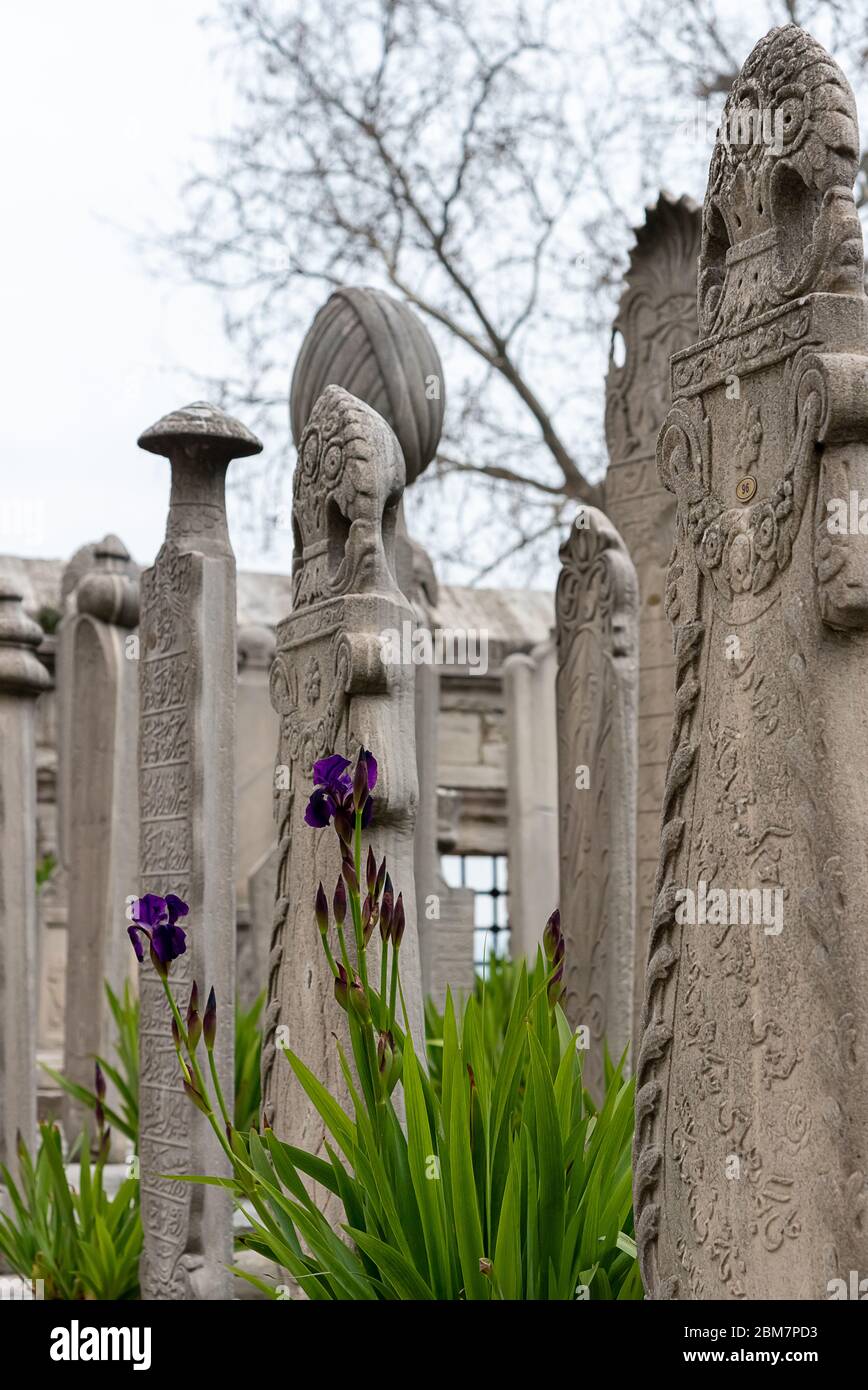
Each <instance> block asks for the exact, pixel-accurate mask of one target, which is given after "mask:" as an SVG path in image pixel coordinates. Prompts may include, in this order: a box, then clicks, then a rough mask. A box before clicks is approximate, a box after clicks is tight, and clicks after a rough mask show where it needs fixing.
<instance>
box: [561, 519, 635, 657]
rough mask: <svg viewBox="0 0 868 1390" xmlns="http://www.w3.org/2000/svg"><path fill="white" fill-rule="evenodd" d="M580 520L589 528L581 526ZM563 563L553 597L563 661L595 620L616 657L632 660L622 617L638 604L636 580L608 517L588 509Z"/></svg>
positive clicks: (573, 532) (569, 542) (569, 540)
mask: <svg viewBox="0 0 868 1390" xmlns="http://www.w3.org/2000/svg"><path fill="white" fill-rule="evenodd" d="M580 520H581V521H582V522H584V523H586V524H583V525H579V524H578V522H579V521H580ZM560 560H561V571H560V576H559V578H558V585H557V592H556V594H555V617H556V625H557V634H558V639H557V640H558V654H559V659H560V660H561V661H563V659H564V653H565V651H566V650H567V648H568V646H569V644H570V643H571V642H572V641H573V639H574V637H575V635H576V633H577V632H578V631H579V630H580V629H581V628H583V627H585V626H586V625H587V624H588V623H590V622H593V621H595V620H597V619H598V620H599V622H600V623H601V625H602V629H603V632H604V634H605V635H606V636H607V637H609V638H610V640H611V651H612V655H613V656H630V655H632V641H631V639H630V637H629V635H628V633H627V631H626V630H625V627H624V623H623V614H624V613H625V611H626V612H630V613H632V612H633V611H634V609H635V607H636V606H637V604H638V596H637V594H636V576H635V571H634V569H633V565H632V562H631V561H630V558H629V556H628V555H627V553H626V550H625V548H624V542H623V541H622V540H621V537H620V536H619V535H618V532H617V531H616V530H615V528H614V526H612V524H611V522H610V521H609V519H608V517H607V516H606V515H605V514H604V513H603V512H600V511H598V510H597V508H596V507H584V508H583V509H582V513H581V514H580V517H579V518H577V521H576V524H575V525H573V527H572V528H571V530H570V534H569V536H568V537H567V539H566V540H565V541H564V543H563V545H562V546H561V549H560Z"/></svg>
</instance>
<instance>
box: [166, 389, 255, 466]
mask: <svg viewBox="0 0 868 1390" xmlns="http://www.w3.org/2000/svg"><path fill="white" fill-rule="evenodd" d="M206 440H207V442H208V443H209V444H210V445H211V447H212V449H215V450H219V451H220V452H222V453H223V454H224V456H225V457H226V458H230V459H237V458H246V457H248V455H250V454H261V453H262V444H261V442H260V440H258V439H257V438H256V435H255V434H252V433H251V432H250V430H249V429H248V428H247V426H246V425H242V423H241V421H240V420H234V419H233V418H232V416H231V415H227V414H226V413H225V411H222V410H221V409H220V407H219V406H216V405H209V403H208V402H207V401H194V402H193V404H192V405H185V406H183V407H182V409H181V410H173V411H171V413H170V414H169V415H164V416H163V418H162V420H158V421H157V423H156V424H155V425H151V427H150V429H147V430H145V432H144V434H141V435H139V448H140V449H147V450H148V452H149V453H151V454H162V455H163V456H164V457H165V458H169V457H170V455H171V454H172V451H173V450H174V449H177V447H178V445H179V444H181V445H183V444H201V443H202V442H203V441H206Z"/></svg>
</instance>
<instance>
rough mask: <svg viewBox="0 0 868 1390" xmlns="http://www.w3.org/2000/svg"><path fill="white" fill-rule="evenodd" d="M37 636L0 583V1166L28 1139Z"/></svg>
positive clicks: (31, 1121)
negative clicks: (20, 1137) (21, 1141)
mask: <svg viewBox="0 0 868 1390" xmlns="http://www.w3.org/2000/svg"><path fill="white" fill-rule="evenodd" d="M41 641H42V629H41V628H40V627H39V625H38V624H37V623H35V622H33V621H32V619H30V618H28V617H27V615H26V613H25V612H24V609H23V607H22V604H21V594H20V592H19V590H18V587H17V586H16V585H15V584H13V583H11V582H10V581H8V580H6V579H5V578H3V577H2V576H0V1161H2V1162H3V1163H5V1164H6V1165H7V1166H9V1168H10V1169H11V1170H13V1171H14V1170H15V1168H16V1166H17V1156H16V1154H17V1139H18V1136H19V1135H21V1136H22V1138H23V1139H24V1140H25V1142H26V1143H27V1145H28V1147H32V1145H33V1142H34V1140H35V1137H36V1001H37V978H36V975H37V941H36V740H35V705H36V700H37V697H38V696H39V695H40V694H41V693H42V691H44V690H47V689H48V688H49V686H50V684H51V680H50V677H49V675H48V672H47V671H46V669H45V667H44V666H43V665H42V663H41V661H40V660H39V659H38V657H37V656H36V648H37V647H38V646H39V644H40V643H41Z"/></svg>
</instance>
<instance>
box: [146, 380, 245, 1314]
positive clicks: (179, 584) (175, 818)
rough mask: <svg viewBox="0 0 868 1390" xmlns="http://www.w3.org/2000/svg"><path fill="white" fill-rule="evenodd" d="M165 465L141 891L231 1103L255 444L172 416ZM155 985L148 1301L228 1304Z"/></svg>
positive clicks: (149, 440) (203, 1143)
mask: <svg viewBox="0 0 868 1390" xmlns="http://www.w3.org/2000/svg"><path fill="white" fill-rule="evenodd" d="M139 444H140V446H141V447H142V448H143V449H149V450H150V451H151V452H152V453H156V454H164V455H166V456H167V457H168V458H169V461H170V463H171V467H172V492H171V498H170V502H169V515H168V521H167V525H166V539H165V541H164V543H163V545H162V547H161V549H160V551H159V554H158V555H157V558H156V560H155V561H154V564H153V567H152V568H151V569H149V570H146V571H145V573H144V574H143V575H142V584H141V623H140V633H139V635H140V642H141V659H140V663H139V670H140V676H139V682H140V683H139V698H140V720H139V809H140V865H141V878H140V881H141V888H142V892H148V893H157V894H159V895H160V896H161V897H165V895H166V894H167V893H169V892H172V893H176V894H177V895H178V896H179V897H181V898H183V900H184V901H185V902H187V903H189V906H190V913H189V916H188V917H187V918H185V919H184V927H185V929H186V931H187V952H186V954H185V955H182V956H181V957H180V958H179V959H178V960H177V961H175V962H174V963H173V966H172V984H173V988H174V991H175V995H176V998H178V1000H179V1003H180V1005H181V1007H182V1008H184V1006H185V1004H186V1000H187V997H188V995H189V991H190V987H191V985H192V983H193V980H196V981H197V983H198V986H199V991H200V998H202V999H203V1000H204V999H205V998H206V997H207V993H208V990H209V989H210V988H211V987H212V986H213V988H214V990H215V992H216V996H217V1009H218V1025H217V1042H216V1046H215V1050H214V1055H215V1059H216V1062H217V1066H218V1074H219V1075H220V1078H221V1086H222V1089H223V1093H224V1095H227V1096H231V1095H232V1093H233V1035H234V1026H233V1023H234V1006H235V698H236V632H235V623H236V618H235V557H234V555H233V553H232V547H231V544H230V541H229V532H228V529H227V526H226V508H225V500H224V489H225V478H226V469H227V467H228V465H229V462H230V460H231V459H233V458H240V457H244V456H246V455H249V454H255V453H258V452H259V451H260V449H261V447H262V446H261V444H260V443H259V441H258V440H257V439H256V438H255V437H254V436H253V435H252V434H251V433H250V432H249V430H247V429H245V428H244V426H243V425H240V424H239V423H238V421H236V420H232V419H230V418H229V417H227V416H226V415H224V414H223V412H222V411H220V410H218V409H216V408H215V407H214V406H210V405H206V404H204V403H196V404H195V405H191V406H187V407H186V408H185V409H183V410H179V411H176V412H174V413H173V414H171V415H167V416H166V417H165V418H164V419H162V420H160V421H159V422H158V423H157V424H156V425H153V426H151V428H150V429H149V430H146V431H145V433H144V434H143V435H142V436H141V438H140V439H139ZM170 1027H171V1015H170V1013H169V1008H168V1003H167V1000H166V998H165V995H164V993H163V990H162V987H161V985H160V981H159V979H158V978H157V975H156V973H155V972H154V971H153V970H152V969H151V968H150V966H149V965H146V967H144V968H143V969H142V971H141V1026H140V1033H139V1068H140V1080H139V1115H140V1138H139V1146H140V1164H141V1184H142V1224H143V1227H144V1235H145V1245H144V1252H143V1256H142V1264H141V1283H142V1295H143V1297H144V1298H146V1299H154V1298H173V1299H186V1298H200V1299H202V1298H205V1299H214V1298H218V1299H219V1298H227V1297H230V1292H229V1291H230V1286H231V1276H230V1275H229V1273H228V1271H227V1268H226V1266H228V1265H230V1264H231V1261H232V1206H231V1202H230V1200H229V1194H228V1193H227V1192H225V1191H224V1190H222V1189H220V1188H217V1187H196V1186H193V1185H192V1184H190V1183H187V1182H183V1181H175V1180H173V1179H172V1178H171V1177H158V1176H157V1174H172V1173H177V1174H179V1175H183V1174H190V1173H209V1174H220V1173H224V1172H225V1171H226V1165H225V1159H224V1156H223V1154H222V1151H221V1149H220V1147H219V1145H218V1144H217V1141H216V1137H215V1136H214V1134H213V1132H212V1131H211V1129H210V1126H209V1125H208V1122H207V1120H206V1119H205V1117H204V1115H202V1114H200V1112H199V1111H198V1110H196V1109H195V1108H194V1107H193V1105H192V1104H191V1102H190V1101H189V1100H188V1099H187V1097H186V1096H185V1095H184V1093H183V1090H182V1085H181V1076H180V1070H179V1067H178V1062H177V1058H176V1055H175V1049H174V1045H173V1043H172V1035H171V1031H170Z"/></svg>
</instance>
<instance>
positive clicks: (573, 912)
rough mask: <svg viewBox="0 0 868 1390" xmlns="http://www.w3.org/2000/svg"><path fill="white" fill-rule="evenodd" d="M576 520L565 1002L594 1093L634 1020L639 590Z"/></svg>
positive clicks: (614, 536)
mask: <svg viewBox="0 0 868 1390" xmlns="http://www.w3.org/2000/svg"><path fill="white" fill-rule="evenodd" d="M576 522H577V524H576V525H574V526H573V527H572V529H571V531H570V534H569V536H568V537H567V539H566V541H565V542H564V544H563V545H562V547H561V572H560V576H559V578H558V586H557V591H556V595H555V626H556V633H557V653H558V675H557V729H558V789H559V811H560V813H559V820H558V828H559V837H558V843H559V848H560V862H561V873H560V883H561V926H562V929H563V933H564V942H565V947H566V956H565V970H564V980H565V984H566V994H565V1000H564V1008H565V1011H566V1015H567V1018H568V1019H569V1021H570V1024H571V1025H572V1027H573V1028H579V1027H583V1028H586V1029H587V1030H588V1031H587V1034H586V1035H584V1037H583V1039H580V1042H581V1041H585V1042H586V1043H587V1045H588V1051H587V1053H586V1056H585V1072H584V1076H585V1084H586V1085H587V1086H588V1088H589V1090H590V1091H591V1093H592V1094H593V1095H595V1096H597V1097H600V1096H601V1094H602V1090H603V1078H604V1054H603V1042H604V1040H605V1042H606V1043H607V1044H608V1047H609V1052H610V1054H611V1056H612V1059H613V1061H617V1060H618V1059H619V1058H620V1056H621V1053H622V1052H623V1050H624V1048H625V1047H626V1046H627V1044H628V1043H629V1041H630V1029H631V1022H632V1007H633V974H634V950H635V939H634V933H633V922H634V911H635V880H634V869H635V851H636V840H635V835H636V691H637V684H638V671H637V650H638V621H639V615H638V603H639V599H638V584H637V580H636V571H635V569H634V568H633V563H632V561H631V560H630V556H629V555H628V554H627V548H626V546H625V545H624V542H623V541H622V539H621V537H620V536H619V535H618V533H617V531H616V530H615V528H614V527H613V525H612V523H611V522H610V521H609V520H608V518H607V517H606V516H604V514H603V513H602V512H600V511H598V510H597V509H596V508H595V507H583V508H581V510H580V513H579V515H578V517H577V518H576ZM579 522H581V525H579V524H578V523H579Z"/></svg>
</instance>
